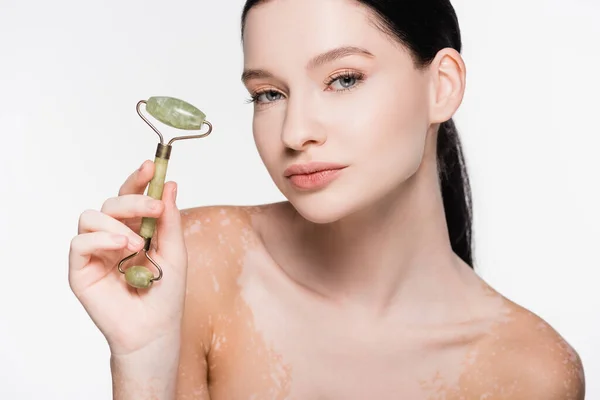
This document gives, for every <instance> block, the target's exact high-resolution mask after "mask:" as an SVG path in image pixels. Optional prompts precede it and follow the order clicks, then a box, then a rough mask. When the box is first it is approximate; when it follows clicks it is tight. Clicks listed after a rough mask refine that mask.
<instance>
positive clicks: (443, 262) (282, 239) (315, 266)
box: [268, 163, 465, 312]
mask: <svg viewBox="0 0 600 400" xmlns="http://www.w3.org/2000/svg"><path fill="white" fill-rule="evenodd" d="M424 164H425V163H424ZM432 164H434V167H433V168H427V167H424V166H422V168H421V169H420V170H419V171H417V173H416V174H415V175H413V177H412V178H411V179H410V180H408V181H406V182H405V183H404V184H403V186H402V187H400V188H398V190H397V191H396V193H392V194H390V195H389V196H388V198H385V199H381V200H380V201H379V202H377V203H376V204H372V205H370V206H369V207H368V208H364V209H361V210H360V211H358V212H355V213H353V214H351V215H348V216H346V217H344V218H343V219H341V220H338V221H336V222H333V223H329V224H315V223H312V222H310V221H307V220H306V219H304V218H303V217H301V216H300V215H299V214H298V213H297V212H296V211H295V209H294V208H293V206H292V205H291V204H289V203H285V212H286V213H288V218H285V220H287V221H290V222H289V223H290V224H291V225H290V226H286V229H287V232H289V233H288V235H285V236H281V230H280V231H279V232H280V233H279V237H278V238H276V239H275V235H273V236H272V238H273V240H271V246H268V250H269V252H270V253H271V255H272V256H273V259H274V260H275V261H276V262H277V263H278V264H279V265H280V266H281V267H282V268H283V269H284V270H285V272H286V273H287V274H288V275H289V276H291V277H292V279H294V280H296V281H297V282H299V283H300V284H302V285H303V286H305V287H307V288H309V289H310V290H312V291H313V292H316V293H317V294H319V295H321V296H322V297H325V298H327V299H329V300H333V301H334V302H336V303H343V304H345V305H348V304H352V305H354V306H357V308H362V309H368V310H369V312H372V311H373V310H377V311H378V312H383V311H385V310H388V309H390V308H391V307H393V306H394V305H395V304H416V303H417V302H418V301H419V300H422V302H429V303H431V302H433V303H439V302H440V296H442V295H443V293H446V294H448V296H446V297H451V296H453V295H454V294H452V295H451V294H450V293H448V291H449V290H450V289H449V288H450V287H452V282H454V283H455V288H456V286H457V285H458V281H460V277H459V276H458V275H459V274H460V272H459V271H463V272H464V267H465V265H464V264H462V265H460V261H459V260H460V259H458V257H457V256H456V255H455V254H454V253H453V251H452V248H451V245H450V241H449V237H448V230H447V226H446V220H445V214H444V206H443V200H442V197H441V193H440V189H439V185H438V182H437V171H435V163H432ZM431 169H433V171H432V170H431ZM459 265H460V267H462V270H461V269H460V267H459ZM448 285H450V286H448ZM422 302H421V303H422ZM415 312H417V311H415Z"/></svg>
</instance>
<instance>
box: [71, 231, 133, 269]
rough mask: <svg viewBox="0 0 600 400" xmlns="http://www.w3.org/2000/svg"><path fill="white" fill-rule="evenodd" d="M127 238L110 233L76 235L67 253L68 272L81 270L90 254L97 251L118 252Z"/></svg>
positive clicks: (88, 259) (87, 261) (88, 260)
mask: <svg viewBox="0 0 600 400" xmlns="http://www.w3.org/2000/svg"><path fill="white" fill-rule="evenodd" d="M127 243H128V241H127V237H126V236H124V235H119V234H115V233H111V232H106V231H101V232H91V233H84V234H82V235H77V236H75V237H74V238H73V239H72V240H71V248H70V251H69V269H70V272H75V271H79V270H81V269H82V268H83V267H85V266H86V265H87V264H88V263H89V262H90V258H91V256H92V254H94V253H95V252H97V251H99V250H120V249H123V248H125V246H127Z"/></svg>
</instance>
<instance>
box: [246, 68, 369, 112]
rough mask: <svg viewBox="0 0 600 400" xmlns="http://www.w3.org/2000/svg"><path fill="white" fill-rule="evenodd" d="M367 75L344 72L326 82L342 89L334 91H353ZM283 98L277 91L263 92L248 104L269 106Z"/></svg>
mask: <svg viewBox="0 0 600 400" xmlns="http://www.w3.org/2000/svg"><path fill="white" fill-rule="evenodd" d="M364 79H365V75H364V74H362V73H360V72H354V71H344V72H342V73H339V74H336V75H334V76H332V77H330V78H329V79H328V80H327V81H326V82H325V85H326V86H328V87H329V86H332V84H333V83H335V82H338V81H339V84H340V86H341V88H339V89H336V88H334V90H335V91H336V92H343V91H345V90H352V89H354V88H355V87H356V86H358V85H359V84H360V83H361V82H362V81H364ZM282 98H283V93H281V92H278V91H276V90H271V89H268V90H262V91H258V92H256V93H254V94H252V95H251V97H250V98H249V99H248V100H247V101H246V102H247V103H255V104H257V105H263V104H269V103H273V102H275V101H277V100H281V99H282Z"/></svg>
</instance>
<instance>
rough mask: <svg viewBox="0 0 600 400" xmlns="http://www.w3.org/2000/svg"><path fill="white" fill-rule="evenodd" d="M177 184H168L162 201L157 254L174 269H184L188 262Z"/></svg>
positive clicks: (158, 225) (157, 227) (164, 189)
mask: <svg viewBox="0 0 600 400" xmlns="http://www.w3.org/2000/svg"><path fill="white" fill-rule="evenodd" d="M176 198H177V184H176V183H175V182H166V183H165V186H164V188H163V196H162V200H163V203H164V205H165V209H164V211H163V213H162V214H161V215H160V217H159V218H158V220H157V225H156V239H157V243H156V247H157V250H156V251H157V253H158V254H159V255H160V257H162V258H164V259H165V260H166V261H167V262H168V263H170V264H173V267H175V268H178V267H183V266H184V265H185V263H186V262H187V252H186V248H185V239H184V236H183V229H182V223H181V214H180V212H179V209H178V208H177V204H176Z"/></svg>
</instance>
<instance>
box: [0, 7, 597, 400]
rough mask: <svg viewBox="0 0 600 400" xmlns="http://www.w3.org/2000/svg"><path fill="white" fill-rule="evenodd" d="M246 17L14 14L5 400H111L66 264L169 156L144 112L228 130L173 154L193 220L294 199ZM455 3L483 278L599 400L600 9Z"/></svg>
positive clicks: (221, 12)
mask: <svg viewBox="0 0 600 400" xmlns="http://www.w3.org/2000/svg"><path fill="white" fill-rule="evenodd" d="M242 4H243V1H242V0H227V1H208V0H193V1H192V0H188V1H183V0H180V1H170V2H166V1H164V0H163V1H158V0H151V1H148V0H144V1H142V0H135V1H117V0H104V1H76V0H53V1H41V0H38V1H24V0H0V135H1V138H2V147H1V152H2V156H1V157H0V160H1V161H0V163H1V165H0V167H1V168H2V171H3V173H4V174H5V178H4V179H3V180H4V184H3V185H2V186H1V188H0V191H1V196H0V201H1V207H0V239H1V240H0V268H1V269H0V382H1V383H0V398H2V399H61V400H82V399H89V400H95V399H98V400H99V399H108V398H110V396H111V380H110V370H109V352H108V347H107V345H106V343H105V341H104V338H103V336H102V335H101V333H100V332H99V331H98V330H97V329H96V327H95V326H94V324H93V323H92V321H91V320H90V319H89V317H88V316H87V314H86V313H85V311H84V309H83V308H82V307H81V306H80V305H79V303H78V301H77V299H76V298H75V296H74V295H73V294H72V293H71V291H70V289H69V286H68V279H67V254H68V249H69V242H70V240H71V238H72V237H73V236H74V235H75V234H76V229H77V220H78V218H79V214H80V213H81V212H82V211H83V210H84V209H86V208H96V209H98V208H99V207H100V206H101V204H102V202H103V201H104V199H106V198H107V197H110V196H115V195H116V194H117V190H118V188H119V186H120V184H121V182H122V181H123V180H124V179H125V177H126V176H127V175H128V174H129V173H130V172H131V171H132V170H133V169H135V168H137V167H138V166H139V165H140V164H141V162H142V161H143V160H145V159H153V157H154V151H155V148H156V143H157V137H156V135H155V133H154V132H152V131H151V130H150V129H149V128H148V127H147V126H146V125H145V124H144V123H143V121H141V119H140V118H139V117H138V115H137V114H136V112H135V105H136V103H137V101H138V100H142V99H147V98H148V97H150V96H154V95H167V96H174V97H179V98H182V99H185V100H187V101H189V102H191V103H192V104H196V105H198V106H199V107H200V108H201V109H202V110H203V111H205V112H206V114H207V115H208V119H209V121H210V122H212V123H213V125H214V127H215V131H214V133H213V134H212V135H211V136H209V137H208V138H206V139H202V140H197V141H190V142H179V144H175V145H174V149H173V156H172V159H171V162H170V167H169V173H168V176H167V179H168V180H176V181H177V182H178V183H179V207H180V208H187V207H193V206H198V205H210V204H259V203H267V202H273V201H279V200H283V197H282V196H281V194H280V193H279V192H278V191H277V189H276V187H275V186H274V184H273V183H272V182H271V179H270V177H269V176H268V174H267V172H266V170H265V169H264V167H263V165H262V163H261V161H260V159H259V157H258V154H257V152H256V150H255V147H254V142H253V139H252V134H251V118H252V106H251V105H248V104H245V103H244V100H245V99H246V98H247V93H246V91H245V89H244V88H243V86H242V84H241V82H240V79H239V76H240V73H241V71H242V56H243V55H242V51H241V43H240V37H239V16H240V13H241V9H242ZM454 5H455V7H456V10H457V13H458V16H459V21H460V23H461V28H462V34H463V38H464V50H463V56H464V59H465V61H466V64H467V68H468V85H467V92H466V96H465V99H464V102H463V105H462V106H461V109H460V110H459V112H458V113H457V115H456V121H457V124H458V127H459V129H460V130H461V134H462V138H463V141H464V146H465V152H466V156H467V160H468V166H469V169H470V176H471V179H472V185H473V196H474V207H475V227H474V230H475V245H476V247H475V256H476V259H477V268H478V271H479V272H480V274H481V275H482V276H483V277H484V278H485V279H487V280H488V281H489V282H490V283H491V284H492V286H494V287H495V288H496V289H498V290H499V291H500V292H501V293H503V294H504V295H506V296H507V297H509V298H510V299H512V300H514V301H516V302H517V303H519V304H521V305H523V306H525V307H527V308H529V309H530V310H532V311H534V312H535V313H537V314H539V315H540V316H542V317H543V318H545V319H546V320H547V321H548V322H549V323H550V324H552V325H553V326H554V327H555V328H556V329H557V330H558V331H559V332H560V333H561V334H562V335H563V336H564V337H565V338H566V339H567V340H568V341H569V343H571V344H572V345H573V346H574V347H575V349H576V350H577V351H578V352H579V354H580V355H581V357H582V359H583V362H584V366H585V370H586V377H587V391H588V395H587V397H586V398H587V399H592V400H598V399H600V311H599V310H600V294H599V292H600V290H599V288H598V282H599V280H600V273H599V272H598V270H599V267H600V261H599V252H598V250H600V244H599V241H600V207H599V205H600V194H599V193H600V191H599V190H598V186H599V185H600V180H599V177H598V176H599V173H600V167H599V166H598V160H599V158H598V148H599V147H600V139H599V136H600V128H599V125H598V121H597V118H596V116H597V115H598V114H597V113H598V109H599V108H600V101H599V96H600V78H599V75H600V73H599V72H598V71H599V70H598V68H599V65H600V56H599V53H600V45H599V44H598V39H600V24H598V23H597V18H598V16H599V15H600V2H598V1H597V0H571V1H569V2H566V1H558V0H553V1H548V0H528V1H522V0H505V1H502V2H498V1H492V0H460V1H458V0H457V1H454ZM163 132H164V133H165V135H166V136H167V137H172V136H174V135H176V134H177V132H175V131H174V130H170V128H165V129H163Z"/></svg>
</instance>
